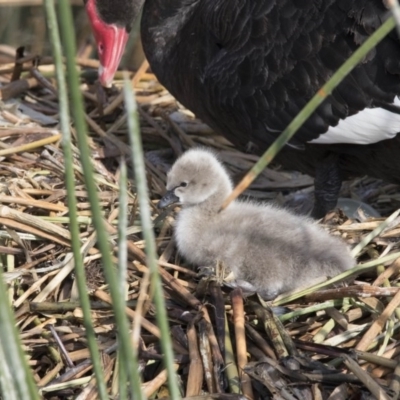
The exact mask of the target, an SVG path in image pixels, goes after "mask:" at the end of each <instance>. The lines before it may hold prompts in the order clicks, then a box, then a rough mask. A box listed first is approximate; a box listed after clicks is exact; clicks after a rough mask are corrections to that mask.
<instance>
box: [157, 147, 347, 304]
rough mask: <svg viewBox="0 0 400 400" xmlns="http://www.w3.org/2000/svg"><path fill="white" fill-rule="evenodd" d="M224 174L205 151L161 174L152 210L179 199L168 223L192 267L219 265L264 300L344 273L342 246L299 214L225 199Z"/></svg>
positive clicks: (188, 156) (229, 184)
mask: <svg viewBox="0 0 400 400" xmlns="http://www.w3.org/2000/svg"><path fill="white" fill-rule="evenodd" d="M232 189H233V187H232V182H231V180H230V178H229V175H228V173H227V171H226V170H225V168H224V167H223V166H222V164H221V163H220V162H219V161H218V159H217V157H216V156H215V155H214V154H213V153H212V152H210V151H208V150H205V149H192V150H189V151H187V152H185V153H184V154H183V155H182V156H181V157H180V158H179V159H178V160H177V161H176V162H175V164H174V165H173V166H172V168H171V170H170V171H169V173H168V179H167V193H166V194H165V196H164V197H163V198H162V199H161V200H160V203H159V207H165V206H167V205H169V204H172V203H176V202H179V203H180V204H181V205H182V210H181V211H180V213H179V214H178V217H177V221H176V226H175V238H176V242H177V246H178V250H179V252H180V253H181V254H182V255H183V256H184V257H185V258H186V260H188V261H189V262H191V263H193V264H195V265H197V266H199V267H214V268H215V267H216V265H217V263H218V262H222V263H223V265H224V266H225V267H227V268H228V269H229V270H230V271H232V272H233V274H234V277H235V279H237V280H238V281H245V282H248V283H250V284H251V285H252V286H253V287H254V289H256V290H257V291H258V292H259V293H260V295H261V296H262V297H264V298H266V299H271V298H274V297H276V296H277V295H278V294H280V293H282V292H286V291H289V290H292V289H295V288H298V287H302V286H305V285H307V284H311V283H312V282H313V281H315V280H316V279H317V278H322V277H332V276H335V275H338V274H339V273H341V272H343V271H345V270H347V269H350V268H352V267H353V265H354V259H353V258H352V256H351V255H350V252H349V250H348V248H347V246H346V245H345V243H344V242H343V241H342V240H341V239H339V238H336V237H333V236H330V235H329V234H328V233H327V232H326V231H325V230H324V229H323V228H322V227H320V226H318V225H317V224H316V223H315V222H313V221H312V220H310V219H308V218H307V217H303V216H297V215H294V214H292V213H290V212H289V211H286V210H283V209H280V208H277V207H274V206H271V205H260V204H257V203H252V202H248V201H245V202H243V201H233V202H232V203H231V204H230V205H229V206H228V207H227V208H226V209H225V210H223V211H221V212H219V210H220V208H221V205H222V203H223V201H224V200H225V199H226V198H227V197H228V195H229V194H230V193H231V192H232Z"/></svg>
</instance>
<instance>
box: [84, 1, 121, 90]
mask: <svg viewBox="0 0 400 400" xmlns="http://www.w3.org/2000/svg"><path fill="white" fill-rule="evenodd" d="M86 12H87V14H88V17H89V21H90V24H91V25H92V30H93V34H94V37H95V39H96V43H97V51H98V53H99V59H100V67H99V80H100V83H101V84H102V85H103V86H105V87H110V86H111V84H112V81H113V79H114V75H115V72H116V71H117V69H118V66H119V63H120V61H121V58H122V56H123V54H124V50H125V46H126V42H127V41H128V38H129V34H128V32H127V31H126V29H125V27H121V26H117V25H114V24H107V23H106V22H104V21H103V20H102V19H101V18H100V16H99V14H98V12H97V9H96V5H95V0H89V1H88V2H87V3H86Z"/></svg>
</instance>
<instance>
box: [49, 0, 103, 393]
mask: <svg viewBox="0 0 400 400" xmlns="http://www.w3.org/2000/svg"><path fill="white" fill-rule="evenodd" d="M44 4H45V9H46V20H47V25H48V27H49V34H50V37H51V44H52V51H53V56H54V62H55V67H56V76H57V84H58V101H59V110H60V111H59V112H60V125H61V131H62V146H63V150H64V160H65V163H64V166H65V185H66V189H67V202H68V209H69V217H70V224H69V228H70V240H71V246H72V252H73V255H74V270H75V274H76V282H77V287H78V292H79V298H80V304H81V307H82V313H83V324H84V326H85V329H86V334H87V339H88V347H89V351H90V356H91V359H92V363H93V370H94V374H95V376H96V381H97V388H98V395H99V398H100V399H101V400H105V399H107V398H108V395H107V387H106V383H105V379H104V374H103V369H102V363H101V360H100V353H99V348H98V346H97V341H96V333H95V331H94V327H93V323H92V318H91V308H90V300H89V295H88V292H87V286H86V277H85V267H84V264H83V259H82V254H81V251H80V250H81V249H80V247H81V241H80V237H79V233H80V231H79V223H78V221H77V217H78V212H77V201H76V197H75V174H74V169H73V164H74V161H73V156H72V148H71V132H70V125H69V124H70V117H69V106H68V95H67V85H66V79H65V75H64V65H63V62H62V50H61V39H60V34H59V28H58V23H57V17H56V11H55V6H54V2H53V0H45V3H44ZM65 28H66V27H64V29H65ZM73 37H75V36H73ZM67 50H68V48H67ZM69 50H72V49H70V48H69ZM70 56H72V57H74V53H73V54H72V55H71V54H70Z"/></svg>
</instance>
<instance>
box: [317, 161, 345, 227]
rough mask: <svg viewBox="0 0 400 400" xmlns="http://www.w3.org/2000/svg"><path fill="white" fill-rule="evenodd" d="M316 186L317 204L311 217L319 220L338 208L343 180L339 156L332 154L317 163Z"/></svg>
mask: <svg viewBox="0 0 400 400" xmlns="http://www.w3.org/2000/svg"><path fill="white" fill-rule="evenodd" d="M314 186H315V192H314V197H315V203H314V208H313V210H312V212H311V216H312V217H313V218H316V219H319V218H323V217H325V215H326V214H327V213H328V211H331V210H333V209H334V208H335V207H336V204H337V200H338V197H339V191H340V187H341V186H342V178H341V172H340V168H339V156H338V155H337V154H333V153H331V154H329V155H327V156H326V157H324V158H323V159H322V160H321V161H320V162H319V163H317V165H316V172H315V179H314Z"/></svg>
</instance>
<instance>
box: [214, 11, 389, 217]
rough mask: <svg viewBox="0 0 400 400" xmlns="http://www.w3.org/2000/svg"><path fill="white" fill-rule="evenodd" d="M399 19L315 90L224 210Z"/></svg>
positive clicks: (362, 47)
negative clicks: (313, 94)
mask: <svg viewBox="0 0 400 400" xmlns="http://www.w3.org/2000/svg"><path fill="white" fill-rule="evenodd" d="M394 27H395V21H394V18H393V16H391V17H389V18H388V19H387V20H386V21H385V22H384V23H383V24H382V26H381V27H380V28H379V29H377V30H376V31H375V32H374V33H373V34H372V35H371V36H370V37H369V38H368V39H367V40H366V41H365V42H364V43H363V44H362V46H360V47H359V48H358V49H357V50H356V51H355V52H354V53H353V55H352V56H351V57H350V58H349V59H348V60H346V61H345V62H344V63H343V65H342V66H341V67H340V68H339V69H338V70H337V71H336V72H335V73H334V74H333V75H332V77H331V78H330V79H329V80H328V82H326V83H325V85H324V86H323V87H322V88H321V89H320V90H319V91H318V92H317V93H316V94H315V96H314V97H313V98H312V99H311V100H310V101H309V102H308V103H307V104H306V105H305V106H304V108H303V109H302V110H301V111H300V112H299V113H298V114H297V115H296V117H295V118H294V119H293V121H292V122H291V123H290V124H289V125H288V126H287V128H286V129H285V130H284V131H283V132H282V133H281V134H280V135H279V137H278V138H277V139H276V140H275V141H274V142H273V143H272V144H271V146H270V147H269V148H268V150H267V151H266V152H265V153H264V154H263V155H262V156H261V157H260V159H259V160H258V161H257V163H256V164H255V165H254V166H253V168H252V169H251V170H250V171H249V172H248V173H247V174H246V175H245V176H244V177H243V179H242V180H241V181H240V182H239V183H238V184H237V185H236V187H235V188H234V190H233V191H232V193H231V194H230V195H229V196H228V198H227V199H226V200H225V201H224V203H223V205H222V207H221V210H223V209H225V208H226V207H227V206H228V204H229V203H230V202H231V201H233V200H235V199H236V198H237V197H238V196H239V195H240V194H241V193H242V192H243V191H244V190H246V189H247V188H248V187H249V185H250V184H251V183H252V182H253V181H254V179H256V177H257V176H258V175H259V174H260V173H261V172H262V171H263V170H264V169H265V167H267V165H268V164H269V163H270V162H271V161H272V160H273V159H274V157H275V156H276V155H277V154H278V153H279V151H280V150H281V149H282V147H283V146H285V144H286V143H287V142H288V141H289V140H290V139H291V138H292V137H293V136H294V134H295V133H296V132H297V131H298V130H299V129H300V128H301V127H302V125H303V124H304V123H305V122H306V121H307V119H308V118H309V117H310V115H311V114H312V113H313V112H314V111H315V110H316V109H317V107H318V106H319V105H321V103H322V102H323V101H324V100H325V99H326V98H327V97H328V96H329V95H330V94H331V93H332V91H333V89H335V88H336V86H338V85H339V84H340V82H342V80H343V79H344V78H345V77H346V76H347V75H348V74H349V73H350V72H351V71H352V70H353V68H354V67H356V65H357V64H358V63H359V62H361V61H362V60H363V59H364V57H365V56H366V55H367V54H368V53H369V52H370V51H371V49H373V48H374V47H375V46H376V45H377V44H378V43H379V42H380V41H381V40H382V39H383V38H384V37H385V36H386V35H387V34H388V33H389V32H390V31H391V30H392V29H393V28H394Z"/></svg>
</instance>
